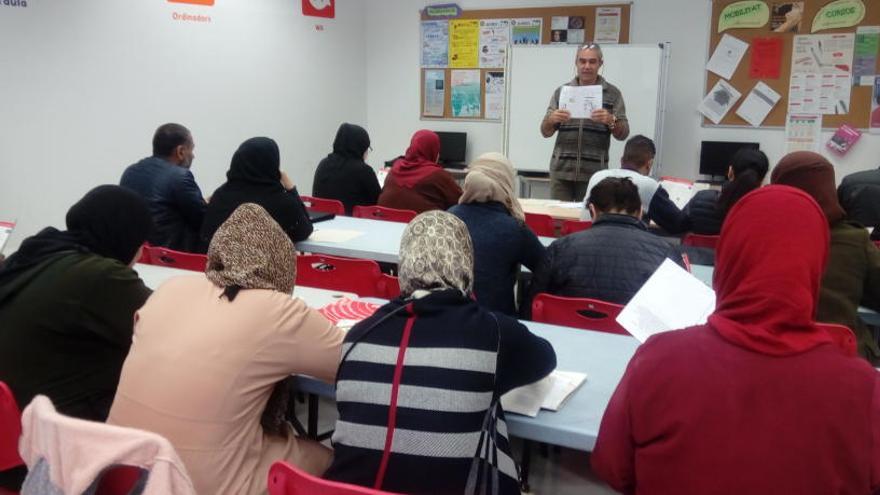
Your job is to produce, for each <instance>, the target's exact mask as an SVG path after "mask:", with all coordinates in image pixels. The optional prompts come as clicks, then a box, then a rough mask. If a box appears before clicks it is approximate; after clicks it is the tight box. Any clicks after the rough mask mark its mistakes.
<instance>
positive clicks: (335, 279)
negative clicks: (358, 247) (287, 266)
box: [296, 254, 400, 299]
mask: <svg viewBox="0 0 880 495" xmlns="http://www.w3.org/2000/svg"><path fill="white" fill-rule="evenodd" d="M296 283H297V284H299V285H304V286H306V287H317V288H319V289H331V290H341V291H346V292H354V293H355V294H357V295H359V296H361V297H381V298H388V299H390V298H391V297H390V295H391V294H394V292H395V290H396V292H397V294H398V295H399V294H400V286H399V285H397V278H395V277H392V276H390V275H384V274H383V273H382V272H381V271H380V270H379V264H378V263H376V262H375V261H373V260H363V259H354V258H339V257H336V256H327V255H323V254H300V255H298V256H297V257H296ZM394 297H397V296H396V295H395V296H394Z"/></svg>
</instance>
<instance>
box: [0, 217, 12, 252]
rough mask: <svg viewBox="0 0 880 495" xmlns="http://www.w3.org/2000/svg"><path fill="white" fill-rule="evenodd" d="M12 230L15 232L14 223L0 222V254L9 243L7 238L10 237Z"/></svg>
mask: <svg viewBox="0 0 880 495" xmlns="http://www.w3.org/2000/svg"><path fill="white" fill-rule="evenodd" d="M13 230H15V222H3V221H0V253H2V252H3V248H5V247H6V242H8V241H9V236H10V235H12V231H13Z"/></svg>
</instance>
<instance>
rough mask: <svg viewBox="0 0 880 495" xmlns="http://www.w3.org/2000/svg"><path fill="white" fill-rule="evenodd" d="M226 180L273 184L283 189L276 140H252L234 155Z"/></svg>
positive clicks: (242, 144) (261, 138)
mask: <svg viewBox="0 0 880 495" xmlns="http://www.w3.org/2000/svg"><path fill="white" fill-rule="evenodd" d="M226 178H227V179H228V180H229V181H230V182H249V183H254V184H271V185H277V186H278V187H279V188H281V153H280V152H279V151H278V144H277V143H276V142H275V140H274V139H270V138H267V137H255V138H250V139H248V140H247V141H245V142H243V143H241V146H239V147H238V150H236V151H235V154H234V155H232V164H231V165H230V166H229V172H226Z"/></svg>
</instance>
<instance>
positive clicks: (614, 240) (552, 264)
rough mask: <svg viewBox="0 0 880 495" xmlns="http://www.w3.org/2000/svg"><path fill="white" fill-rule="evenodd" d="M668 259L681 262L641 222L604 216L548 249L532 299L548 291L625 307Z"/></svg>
mask: <svg viewBox="0 0 880 495" xmlns="http://www.w3.org/2000/svg"><path fill="white" fill-rule="evenodd" d="M666 258H670V259H672V260H673V261H676V262H680V256H679V255H678V254H677V252H676V250H675V249H674V248H673V246H672V245H670V244H669V243H668V242H666V241H665V240H663V239H661V238H660V237H658V236H655V235H654V234H651V233H650V232H648V230H647V229H646V228H645V225H644V224H643V223H642V222H641V221H640V220H638V219H636V218H634V217H631V216H628V215H611V214H606V215H602V216H601V217H600V218H599V219H598V220H596V221H595V222H594V223H593V227H592V228H591V229H589V230H585V231H583V232H578V233H575V234H571V235H568V236H565V237H563V238H561V239H557V240H556V241H554V242H553V244H551V245H550V247H549V248H547V255H546V257H545V259H544V263H543V264H542V265H541V267H540V268H539V269H538V271H537V272H536V273H535V278H534V281H533V282H532V289H531V291H530V292H531V297H534V296H535V294H537V293H539V292H548V293H550V294H555V295H559V296H569V297H591V298H594V299H601V300H603V301H607V302H613V303H618V304H626V303H627V302H629V300H630V299H631V298H632V296H633V295H635V293H636V292H637V291H638V290H639V289H640V288H641V287H642V285H643V284H644V283H645V281H646V280H648V277H650V276H651V274H652V273H654V271H655V270H656V269H657V267H658V266H660V264H661V263H663V260H664V259H666ZM530 300H531V298H530ZM529 306H531V303H530V304H529Z"/></svg>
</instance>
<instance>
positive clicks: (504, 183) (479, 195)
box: [458, 152, 525, 221]
mask: <svg viewBox="0 0 880 495" xmlns="http://www.w3.org/2000/svg"><path fill="white" fill-rule="evenodd" d="M515 180H516V174H515V173H514V171H513V165H512V164H511V163H510V160H508V159H507V157H506V156H504V155H502V154H501V153H495V152H492V153H483V154H482V155H480V156H479V157H477V159H476V160H474V161H473V162H471V164H470V165H468V174H467V177H465V179H464V188H462V194H461V198H460V199H459V200H458V203H459V204H465V203H485V202H487V201H498V202H499V203H501V204H503V205H504V206H506V207H507V210H508V211H509V212H510V214H511V215H513V217H514V218H516V219H517V220H520V221H525V215H524V214H523V210H522V206H520V204H519V200H518V199H516V195H515V194H514V193H513V191H514V189H515V185H514V181H515Z"/></svg>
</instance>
